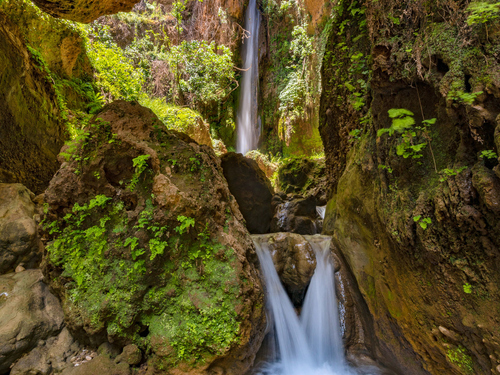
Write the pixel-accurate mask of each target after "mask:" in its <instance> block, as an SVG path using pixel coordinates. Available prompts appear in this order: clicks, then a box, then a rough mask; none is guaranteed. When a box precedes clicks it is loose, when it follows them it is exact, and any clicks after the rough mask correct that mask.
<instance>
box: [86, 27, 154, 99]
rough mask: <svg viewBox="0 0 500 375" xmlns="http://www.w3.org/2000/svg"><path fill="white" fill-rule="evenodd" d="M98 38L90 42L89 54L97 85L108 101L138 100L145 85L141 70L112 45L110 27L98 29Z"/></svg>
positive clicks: (88, 42)
mask: <svg viewBox="0 0 500 375" xmlns="http://www.w3.org/2000/svg"><path fill="white" fill-rule="evenodd" d="M98 31H99V33H100V34H98V36H99V37H95V38H93V39H92V40H91V39H88V41H87V54H88V57H89V59H90V61H91V62H92V65H93V66H94V68H95V69H96V82H97V84H98V86H99V87H101V90H102V91H103V93H104V94H105V96H106V99H107V100H108V101H111V100H114V99H125V100H137V99H138V98H139V95H140V93H141V91H142V86H143V84H144V82H145V77H144V74H143V72H142V71H141V70H139V69H135V68H134V65H133V61H132V60H131V59H130V58H128V57H127V56H126V55H125V53H124V51H123V50H122V49H121V48H120V47H118V46H117V45H116V43H115V42H113V40H112V38H111V37H110V36H109V27H107V26H105V27H103V28H102V29H99V30H98Z"/></svg>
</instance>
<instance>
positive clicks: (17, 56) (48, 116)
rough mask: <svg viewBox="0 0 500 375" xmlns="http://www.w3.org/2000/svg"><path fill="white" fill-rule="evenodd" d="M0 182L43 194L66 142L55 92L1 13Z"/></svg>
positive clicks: (16, 27)
mask: <svg viewBox="0 0 500 375" xmlns="http://www.w3.org/2000/svg"><path fill="white" fill-rule="evenodd" d="M0 66H1V67H2V69H1V70H0V114H1V116H0V181H1V182H19V183H22V184H24V185H26V186H27V187H28V188H29V189H30V190H31V191H33V192H35V193H40V192H42V191H43V190H44V189H45V188H46V186H47V185H48V182H49V181H50V179H51V178H52V176H53V174H54V173H55V171H56V170H57V168H59V163H58V162H57V159H56V156H57V154H58V152H59V150H60V149H61V146H62V145H63V143H64V140H65V139H66V138H67V134H66V130H65V127H64V124H63V122H62V121H61V118H60V111H59V106H58V104H57V103H58V102H57V97H56V93H55V91H54V89H53V87H52V86H51V85H49V84H47V80H48V77H47V74H46V73H45V72H44V71H43V70H42V69H41V68H39V63H37V62H36V61H35V59H34V58H33V57H32V56H31V55H30V53H29V52H28V49H27V47H26V45H25V42H24V40H23V37H22V36H21V33H20V31H19V28H18V26H17V25H15V24H14V23H13V22H11V21H10V20H9V19H8V17H7V16H6V15H5V14H4V13H3V12H2V11H0Z"/></svg>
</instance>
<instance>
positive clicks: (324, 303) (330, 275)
mask: <svg viewBox="0 0 500 375" xmlns="http://www.w3.org/2000/svg"><path fill="white" fill-rule="evenodd" d="M304 238H306V239H307V240H308V241H309V243H310V244H311V246H312V248H313V249H314V252H315V254H316V270H315V272H314V275H313V277H312V279H311V282H310V284H309V289H308V291H307V294H306V297H305V299H304V304H303V307H302V315H301V318H300V320H299V318H298V317H297V314H296V313H295V310H294V308H293V306H292V303H291V302H290V299H289V297H288V295H287V294H286V291H285V289H284V288H283V286H282V284H281V282H280V279H279V276H278V273H277V272H276V269H275V267H274V264H273V260H272V258H271V254H270V251H269V244H268V243H267V242H266V240H265V238H261V237H259V236H253V239H254V243H255V247H256V249H257V255H258V257H259V260H260V265H261V268H262V273H263V275H264V281H265V284H266V289H267V298H268V304H269V306H270V313H271V319H272V322H273V324H274V328H275V333H276V341H277V346H278V348H279V358H278V359H277V360H276V361H274V362H273V363H270V364H268V365H267V366H265V367H264V368H263V369H262V370H261V371H260V374H262V375H352V374H355V373H356V372H355V371H354V370H352V369H351V368H350V367H349V366H348V365H347V364H346V361H345V359H344V350H343V346H342V338H341V335H340V324H339V318H338V307H337V302H336V296H335V275H334V267H333V260H332V257H331V255H330V250H329V248H330V238H329V237H327V236H321V235H315V236H304Z"/></svg>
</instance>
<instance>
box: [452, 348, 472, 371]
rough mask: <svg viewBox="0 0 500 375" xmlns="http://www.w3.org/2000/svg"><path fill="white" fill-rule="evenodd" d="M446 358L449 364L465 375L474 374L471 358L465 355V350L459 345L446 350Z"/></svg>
mask: <svg viewBox="0 0 500 375" xmlns="http://www.w3.org/2000/svg"><path fill="white" fill-rule="evenodd" d="M447 357H448V359H449V360H450V362H451V363H453V364H454V365H456V366H458V367H459V368H460V369H461V370H462V371H463V372H464V373H465V374H468V375H472V374H474V373H475V372H474V365H473V362H472V358H471V356H470V355H468V354H467V350H466V349H465V348H464V347H463V346H461V345H459V346H458V347H457V348H454V349H448V353H447Z"/></svg>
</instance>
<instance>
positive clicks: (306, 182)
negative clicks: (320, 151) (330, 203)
mask: <svg viewBox="0 0 500 375" xmlns="http://www.w3.org/2000/svg"><path fill="white" fill-rule="evenodd" d="M278 187H279V189H280V190H281V191H282V192H284V193H286V194H290V193H294V194H304V195H314V196H315V197H316V198H317V199H318V201H320V202H321V203H319V205H322V204H324V203H326V201H325V199H326V175H325V160H324V159H311V158H307V157H292V158H288V159H285V161H284V162H283V163H282V164H281V166H280V167H279V169H278Z"/></svg>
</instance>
